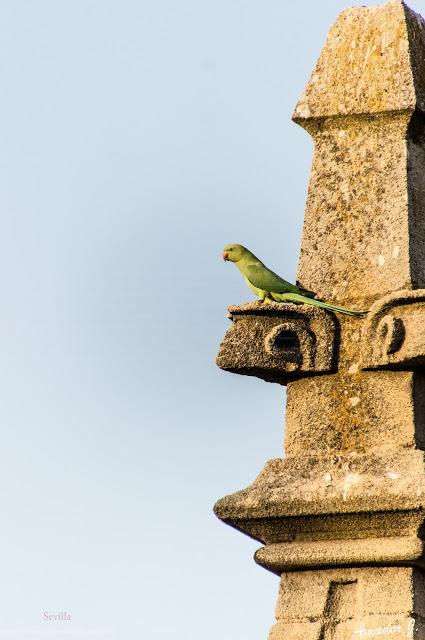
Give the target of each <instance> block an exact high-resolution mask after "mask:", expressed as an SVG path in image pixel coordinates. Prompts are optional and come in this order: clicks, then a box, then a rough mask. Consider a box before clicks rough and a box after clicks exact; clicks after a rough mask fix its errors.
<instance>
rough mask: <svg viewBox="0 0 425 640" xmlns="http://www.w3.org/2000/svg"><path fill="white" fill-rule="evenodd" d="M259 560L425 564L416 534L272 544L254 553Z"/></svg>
mask: <svg viewBox="0 0 425 640" xmlns="http://www.w3.org/2000/svg"><path fill="white" fill-rule="evenodd" d="M254 557H255V561H256V562H257V564H259V565H261V566H262V567H265V568H266V569H269V570H270V571H272V572H273V573H276V574H277V575H280V574H281V573H282V572H283V571H290V570H297V569H318V568H327V567H343V566H348V565H354V566H356V565H357V566H359V565H379V564H382V565H393V564H395V565H397V564H403V565H415V566H419V567H422V568H425V561H424V543H423V541H422V540H420V539H419V538H417V537H416V536H399V537H395V538H367V539H358V540H315V541H313V542H300V541H294V542H281V543H278V544H269V545H267V546H266V547H263V548H262V549H259V550H258V551H257V552H256V553H255V556H254Z"/></svg>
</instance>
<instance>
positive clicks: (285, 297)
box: [273, 293, 367, 316]
mask: <svg viewBox="0 0 425 640" xmlns="http://www.w3.org/2000/svg"><path fill="white" fill-rule="evenodd" d="M273 297H274V299H275V300H277V301H278V302H298V303H300V302H301V303H304V304H311V305H313V306H314V307H321V308H322V309H329V311H335V312H336V313H343V314H344V315H346V316H363V315H365V314H366V313H367V311H356V310H355V309H347V308H346V307H337V306H336V305H335V304H328V303H327V302H322V301H321V300H315V299H314V298H307V297H306V296H302V295H300V294H299V293H279V294H273Z"/></svg>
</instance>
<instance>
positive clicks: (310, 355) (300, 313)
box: [217, 302, 336, 384]
mask: <svg viewBox="0 0 425 640" xmlns="http://www.w3.org/2000/svg"><path fill="white" fill-rule="evenodd" d="M229 317H230V319H231V320H232V326H231V327H230V329H229V330H228V331H227V333H226V335H225V337H224V340H223V341H222V343H221V345H220V351H219V354H218V356H217V364H218V366H219V367H221V368H222V369H225V370H226V371H232V372H234V373H242V374H245V375H252V376H257V377H259V378H263V379H264V380H267V381H268V382H279V383H281V384H286V382H287V380H288V379H289V378H291V377H292V378H296V377H299V376H300V375H306V374H308V375H313V374H317V373H323V372H325V371H328V372H329V371H331V370H332V369H333V368H334V367H335V326H336V320H335V318H334V316H333V314H330V313H329V312H327V311H324V310H323V309H318V308H315V307H309V306H307V305H294V304H279V303H266V302H263V303H260V302H250V303H248V304H245V305H242V306H239V307H237V306H231V307H229Z"/></svg>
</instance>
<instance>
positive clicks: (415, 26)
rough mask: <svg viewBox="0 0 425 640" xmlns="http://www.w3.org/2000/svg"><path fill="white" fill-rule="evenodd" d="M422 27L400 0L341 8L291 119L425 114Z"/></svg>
mask: <svg viewBox="0 0 425 640" xmlns="http://www.w3.org/2000/svg"><path fill="white" fill-rule="evenodd" d="M424 48H425V28H424V23H423V20H422V19H421V17H420V16H419V15H417V14H416V13H415V12H414V11H412V10H411V9H409V8H408V7H406V5H405V4H404V3H403V2H400V0H391V1H390V2H388V3H387V4H385V5H384V6H380V7H355V8H351V9H346V10H345V11H343V12H342V13H341V14H340V16H339V17H338V19H337V21H336V22H335V24H334V25H333V26H332V27H331V29H330V31H329V34H328V37H327V39H326V43H325V46H324V47H323V50H322V52H321V54H320V57H319V59H318V61H317V63H316V66H315V69H314V71H313V73H312V75H311V77H310V80H309V82H308V84H307V86H306V89H305V91H304V94H303V95H302V97H301V98H300V100H299V102H298V104H297V106H296V109H295V112H294V116H293V117H294V120H296V121H297V122H299V123H300V124H303V123H304V121H305V120H310V119H312V118H315V119H316V118H328V117H330V116H344V115H361V114H365V115H370V114H377V113H385V112H388V111H404V110H408V111H410V112H412V111H414V110H415V109H416V108H417V109H420V110H422V111H423V110H425V59H424V56H423V51H424Z"/></svg>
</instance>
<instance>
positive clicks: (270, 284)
mask: <svg viewBox="0 0 425 640" xmlns="http://www.w3.org/2000/svg"><path fill="white" fill-rule="evenodd" d="M245 275H246V277H247V278H248V280H249V281H250V283H251V284H253V285H254V287H257V289H261V290H262V291H270V292H273V293H300V294H302V293H303V292H304V290H303V289H300V288H299V287H296V286H295V285H294V284H291V283H290V282H286V280H284V279H283V278H281V277H280V276H278V275H277V273H274V272H273V271H270V269H267V267H264V266H261V265H255V264H250V265H247V266H246V268H245Z"/></svg>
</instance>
